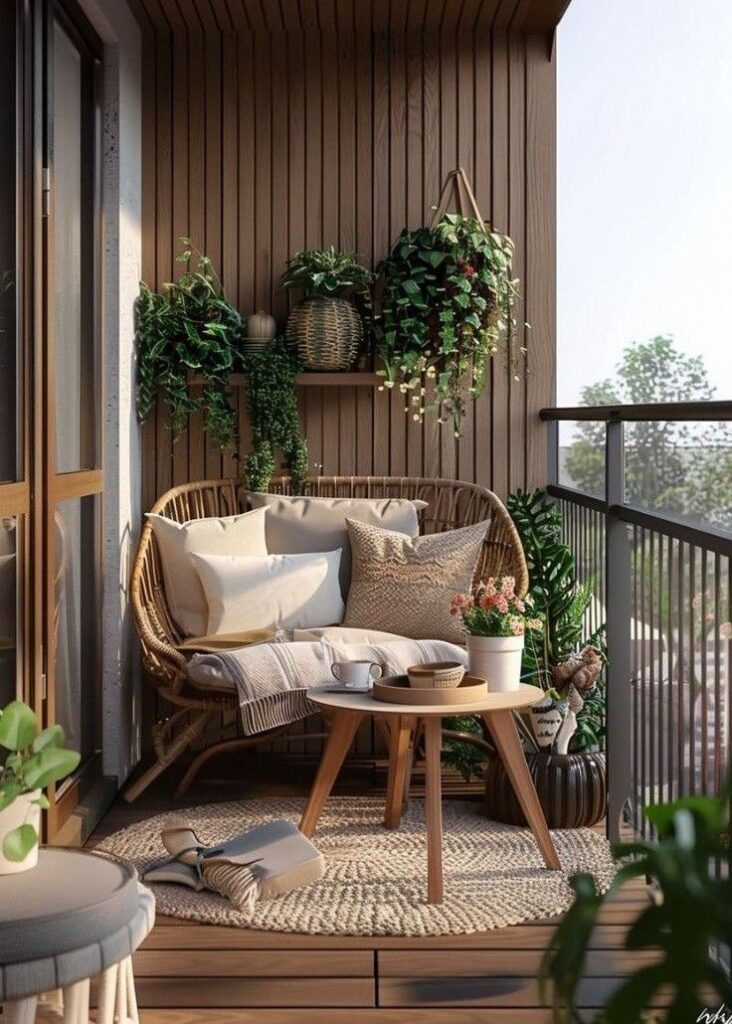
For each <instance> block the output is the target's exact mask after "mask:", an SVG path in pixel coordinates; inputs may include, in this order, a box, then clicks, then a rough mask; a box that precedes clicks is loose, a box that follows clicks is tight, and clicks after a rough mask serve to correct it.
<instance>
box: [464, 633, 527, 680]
mask: <svg viewBox="0 0 732 1024" xmlns="http://www.w3.org/2000/svg"><path fill="white" fill-rule="evenodd" d="M523 650H524V638H523V634H522V635H521V636H470V635H469V636H468V654H469V655H470V673H471V675H474V676H479V677H480V678H481V679H485V681H486V682H487V683H488V692H489V693H507V692H510V691H511V690H518V688H519V686H520V684H521V656H522V654H523Z"/></svg>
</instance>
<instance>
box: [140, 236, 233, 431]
mask: <svg viewBox="0 0 732 1024" xmlns="http://www.w3.org/2000/svg"><path fill="white" fill-rule="evenodd" d="M181 242H182V243H183V246H184V248H183V251H182V252H181V253H180V254H179V255H178V256H177V257H176V259H177V261H178V262H179V263H185V264H190V263H191V261H192V260H193V261H194V262H195V269H188V271H187V272H186V273H185V274H184V275H183V276H182V277H181V278H180V279H179V280H178V281H176V282H174V283H171V284H166V285H164V286H163V291H162V292H154V291H152V290H151V289H150V288H149V287H148V286H147V285H146V284H145V283H144V282H142V283H141V284H140V295H139V298H138V300H137V308H136V318H137V325H136V326H137V337H136V341H137V414H138V417H139V419H140V422H144V421H145V420H146V419H147V418H148V417H149V416H150V414H151V412H152V411H153V409H154V408H155V404H156V402H157V399H158V397H160V398H162V400H163V402H164V403H165V405H166V406H167V409H168V420H169V426H170V431H171V433H172V435H173V439H174V440H177V439H178V438H179V437H180V434H181V431H182V430H183V427H184V426H185V424H186V421H187V419H188V417H189V416H190V415H191V413H193V412H196V411H197V410H199V409H201V410H203V416H204V426H205V429H206V430H207V432H208V434H209V436H210V438H211V441H212V443H213V444H214V445H216V446H217V447H219V448H227V447H228V446H229V445H230V444H231V443H232V441H233V439H234V435H235V432H236V413H235V411H234V408H233V406H232V404H231V401H230V397H229V390H228V379H229V374H230V373H231V372H232V371H233V370H236V369H239V368H240V366H239V359H240V355H239V354H240V352H241V348H242V339H243V337H244V334H245V327H246V321H245V319H244V317H243V316H242V315H241V313H239V312H238V310H237V309H236V308H235V307H234V306H232V305H231V303H230V302H229V301H228V300H227V298H226V296H225V294H224V289H223V286H222V284H221V281H220V279H219V276H218V274H217V273H216V270H215V269H214V266H213V263H212V262H211V260H210V259H209V257H208V256H206V255H204V254H203V253H202V252H200V251H199V250H198V249H196V248H195V247H194V245H193V243H192V242H191V240H190V238H181ZM191 374H195V375H196V376H197V377H201V378H202V380H203V387H202V388H201V392H200V394H197V395H194V394H193V393H192V392H191V388H190V385H189V379H188V378H189V375H191Z"/></svg>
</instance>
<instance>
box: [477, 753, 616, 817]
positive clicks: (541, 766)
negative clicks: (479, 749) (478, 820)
mask: <svg viewBox="0 0 732 1024" xmlns="http://www.w3.org/2000/svg"><path fill="white" fill-rule="evenodd" d="M526 761H527V763H528V765H529V771H530V772H531V778H532V779H533V780H534V785H535V786H536V792H537V794H538V797H539V803H540V804H541V809H542V810H543V812H544V815H545V817H546V821H547V825H548V826H549V828H581V827H582V826H590V825H595V824H596V823H597V822H598V821H600V820H601V818H603V817H604V815H605V811H606V808H607V771H606V767H605V755H604V754H600V753H588V754H527V755H526ZM485 808H486V812H487V814H488V817H489V818H493V820H494V821H502V822H505V824H507V825H526V818H525V817H524V812H523V811H522V810H521V807H520V806H519V802H518V800H517V799H516V795H515V793H514V791H513V786H512V785H511V782H510V780H509V778H508V776H507V775H506V769H505V768H504V767H503V762H502V761H501V760H499V759H498V758H497V757H489V758H488V764H487V765H486V776H485Z"/></svg>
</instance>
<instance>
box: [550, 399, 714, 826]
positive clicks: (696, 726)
mask: <svg viewBox="0 0 732 1024" xmlns="http://www.w3.org/2000/svg"><path fill="white" fill-rule="evenodd" d="M541 417H542V419H543V420H545V421H547V422H548V423H549V445H548V463H549V465H548V479H549V485H548V492H549V494H550V495H552V496H553V497H554V499H555V500H557V501H558V502H559V503H560V504H561V508H562V511H563V513H564V523H565V525H564V532H565V540H566V542H567V543H568V544H569V545H570V547H571V548H572V551H573V553H574V555H575V560H576V564H577V573H578V578H579V579H580V581H582V582H591V583H592V585H593V589H594V592H595V594H596V600H595V601H594V602H593V603H592V605H591V606H590V608H589V609H588V613H587V614H588V618H589V621H588V627H589V628H590V629H595V628H597V626H598V625H600V624H601V622H603V621H604V622H606V625H607V641H608V653H609V662H608V668H607V757H608V785H609V806H608V831H609V835H610V838H611V839H617V838H618V837H619V833H620V828H621V824H622V823H623V822H625V823H626V824H630V825H631V826H632V828H633V829H634V831H635V832H636V834H638V835H645V836H647V835H649V832H650V828H649V825H648V823H647V821H646V819H645V817H644V815H643V808H644V806H646V805H648V804H650V803H657V802H661V801H666V800H670V799H675V798H677V797H679V796H685V795H693V794H699V793H703V794H711V793H717V792H719V789H720V786H721V784H722V782H723V780H724V778H725V775H726V772H727V769H728V765H729V760H730V734H731V732H732V624H731V623H732V592H731V590H730V577H731V572H730V569H731V563H732V534H730V533H728V532H726V531H725V530H724V529H719V528H717V527H714V526H705V525H704V523H703V522H699V521H695V522H691V521H689V520H688V519H685V518H683V517H682V516H681V515H679V514H669V513H668V512H666V511H660V510H654V509H652V508H646V507H641V506H639V505H635V504H632V503H630V502H629V501H628V500H627V495H626V481H625V472H626V455H627V449H626V424H630V423H641V422H642V423H667V424H670V423H678V424H694V423H697V424H703V423H709V422H719V423H720V424H727V423H730V422H732V402H704V403H671V404H664V405H652V406H616V407H593V408H587V407H580V408H560V409H544V410H542V412H541ZM562 421H571V422H592V423H596V424H601V425H602V424H604V461H605V486H604V490H605V494H604V497H602V498H601V497H597V496H593V495H590V494H588V493H585V492H583V491H581V490H577V489H575V488H573V487H568V486H564V485H562V484H561V483H560V443H559V441H560V423H561V422H562ZM694 429H695V428H694ZM601 436H602V435H601ZM692 436H693V430H692ZM682 454H683V453H682ZM686 455H687V456H688V460H689V461H690V462H691V461H692V460H693V458H694V449H693V447H692V448H689V449H688V451H687V452H686ZM712 457H714V455H713V453H712ZM637 462H638V458H637V452H636V463H637ZM641 462H642V460H641ZM651 468H653V469H655V470H658V467H651Z"/></svg>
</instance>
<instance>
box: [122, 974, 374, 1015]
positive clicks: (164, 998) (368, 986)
mask: <svg viewBox="0 0 732 1024" xmlns="http://www.w3.org/2000/svg"><path fill="white" fill-rule="evenodd" d="M135 987H136V989H137V1002H138V1004H139V1006H140V1008H144V1007H148V1008H150V1007H161V1008H166V1009H176V1008H178V1007H181V1008H185V1009H193V1008H195V1007H199V1006H200V1007H210V1008H211V1009H217V1008H220V1007H232V1008H235V1007H241V1008H242V1009H247V1008H251V1007H258V1006H262V1007H267V1006H271V1007H303V1008H304V1007H308V1006H317V1007H340V1006H343V1007H346V1006H348V1007H360V1006H363V1007H371V1006H374V1005H375V999H374V981H373V979H372V978H285V977H280V978H215V979H213V978H136V979H135ZM188 1020H189V1021H191V1020H193V1018H192V1017H191V1016H189V1017H188Z"/></svg>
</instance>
